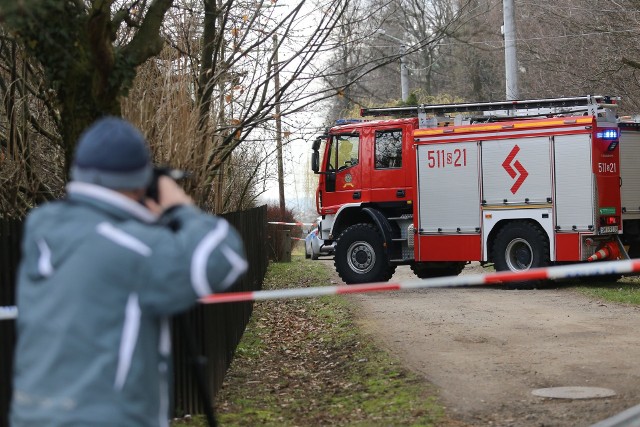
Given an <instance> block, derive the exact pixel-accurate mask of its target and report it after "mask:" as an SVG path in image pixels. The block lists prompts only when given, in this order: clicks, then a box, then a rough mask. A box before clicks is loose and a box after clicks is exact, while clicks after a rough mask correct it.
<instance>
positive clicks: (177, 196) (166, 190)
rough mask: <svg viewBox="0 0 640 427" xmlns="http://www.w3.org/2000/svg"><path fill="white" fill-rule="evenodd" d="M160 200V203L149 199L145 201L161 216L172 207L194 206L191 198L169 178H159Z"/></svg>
mask: <svg viewBox="0 0 640 427" xmlns="http://www.w3.org/2000/svg"><path fill="white" fill-rule="evenodd" d="M158 199H159V201H158V202H156V201H155V200H153V199H149V198H147V199H146V200H145V204H146V205H147V208H148V209H149V210H150V211H152V212H154V213H156V214H161V213H162V212H163V211H165V210H167V209H169V208H170V207H172V206H177V205H193V200H192V199H191V197H189V195H187V193H185V192H184V190H183V189H182V188H180V186H179V185H178V183H177V182H175V181H174V180H173V179H171V178H169V177H168V176H160V177H159V178H158Z"/></svg>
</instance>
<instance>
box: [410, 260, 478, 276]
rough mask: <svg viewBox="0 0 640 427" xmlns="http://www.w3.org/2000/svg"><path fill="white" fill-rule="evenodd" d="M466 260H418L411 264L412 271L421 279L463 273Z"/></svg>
mask: <svg viewBox="0 0 640 427" xmlns="http://www.w3.org/2000/svg"><path fill="white" fill-rule="evenodd" d="M465 265H466V262H463V261H462V262H453V261H452V262H417V263H415V264H412V265H411V271H413V273H414V274H415V275H416V276H418V277H419V278H421V279H429V278H432V277H446V276H457V275H458V274H460V273H462V270H463V269H464V266H465Z"/></svg>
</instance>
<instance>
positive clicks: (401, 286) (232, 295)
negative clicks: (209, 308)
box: [0, 259, 640, 320]
mask: <svg viewBox="0 0 640 427" xmlns="http://www.w3.org/2000/svg"><path fill="white" fill-rule="evenodd" d="M634 272H640V259H634V260H623V261H602V262H595V263H589V264H571V265H563V266H556V267H543V268H532V269H530V270H527V271H522V272H518V273H514V272H511V271H502V272H499V273H485V274H473V275H471V274H470V275H463V276H454V277H438V278H434V279H423V280H407V281H403V282H396V283H393V282H384V283H363V284H359V285H339V286H318V287H313V288H291V289H274V290H268V291H252V292H226V293H219V294H211V295H208V296H206V297H203V298H201V299H200V302H201V303H202V304H219V303H225V302H240V301H265V300H275V299H285V298H311V297H317V296H324V295H340V294H356V293H366V292H380V291H399V290H408V289H425V288H453V287H460V286H474V285H493V284H497V283H509V282H522V281H526V280H557V279H573V278H579V277H586V276H599V275H609V274H627V273H634ZM17 314H18V310H17V308H16V307H14V306H9V307H0V320H6V319H15V318H16V317H17Z"/></svg>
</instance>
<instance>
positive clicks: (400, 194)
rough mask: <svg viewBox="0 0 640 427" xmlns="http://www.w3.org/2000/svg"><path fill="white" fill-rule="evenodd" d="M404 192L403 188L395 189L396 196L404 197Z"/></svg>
mask: <svg viewBox="0 0 640 427" xmlns="http://www.w3.org/2000/svg"><path fill="white" fill-rule="evenodd" d="M404 195H405V192H404V190H397V191H396V197H404Z"/></svg>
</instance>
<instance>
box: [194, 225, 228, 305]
mask: <svg viewBox="0 0 640 427" xmlns="http://www.w3.org/2000/svg"><path fill="white" fill-rule="evenodd" d="M228 231H229V223H228V222H227V221H225V220H223V219H221V220H219V221H218V226H217V227H216V228H215V229H214V230H212V231H210V232H209V233H207V235H206V236H204V238H203V239H202V240H201V241H200V243H198V246H197V247H196V249H195V251H193V258H192V259H191V286H193V290H195V291H196V294H198V296H200V297H204V296H206V295H209V294H210V293H211V292H212V290H211V286H210V285H209V279H208V278H207V260H208V259H209V255H211V252H213V251H214V250H215V249H216V248H217V247H218V245H219V244H220V242H222V241H223V240H224V238H225V237H227V233H228Z"/></svg>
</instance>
